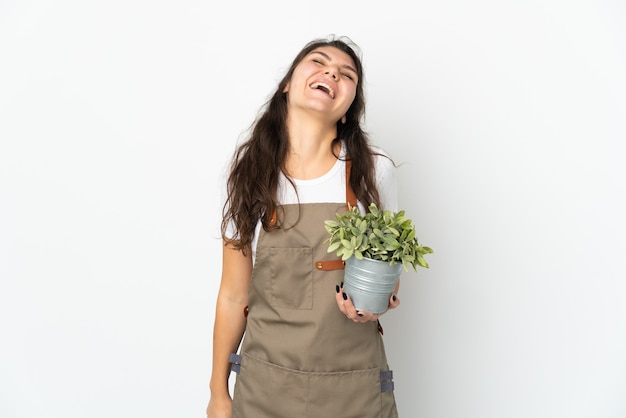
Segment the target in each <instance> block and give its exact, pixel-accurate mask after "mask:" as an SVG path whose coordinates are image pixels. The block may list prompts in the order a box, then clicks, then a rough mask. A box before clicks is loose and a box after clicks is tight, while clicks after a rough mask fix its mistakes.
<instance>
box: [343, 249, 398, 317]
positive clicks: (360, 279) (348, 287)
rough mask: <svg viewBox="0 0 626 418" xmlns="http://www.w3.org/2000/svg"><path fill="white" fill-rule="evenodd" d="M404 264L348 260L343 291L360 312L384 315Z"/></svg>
mask: <svg viewBox="0 0 626 418" xmlns="http://www.w3.org/2000/svg"><path fill="white" fill-rule="evenodd" d="M401 271H402V264H401V263H399V264H395V265H393V266H390V265H389V263H387V262H386V261H380V260H372V259H369V258H364V259H362V260H359V259H357V258H355V257H354V256H352V257H350V258H349V259H347V260H346V266H345V272H344V281H343V289H344V291H345V292H346V293H347V294H348V295H349V296H350V299H352V303H353V304H354V306H355V307H356V309H357V310H359V311H365V312H372V313H375V314H379V313H383V312H385V311H386V310H387V307H388V306H389V298H390V297H391V294H392V293H393V291H394V289H395V288H396V284H397V283H398V279H399V278H400V273H401Z"/></svg>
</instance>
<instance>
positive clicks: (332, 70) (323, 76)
mask: <svg viewBox="0 0 626 418" xmlns="http://www.w3.org/2000/svg"><path fill="white" fill-rule="evenodd" d="M358 82H359V80H358V75H357V71H356V66H355V65H354V61H353V60H352V58H351V57H350V56H349V55H348V54H346V53H345V52H343V51H341V50H339V49H337V48H335V47H332V46H322V47H319V48H316V49H314V50H313V51H311V52H310V53H309V54H308V55H307V56H305V57H304V59H303V60H302V61H301V62H300V63H299V64H298V65H297V66H296V68H295V69H294V71H293V74H292V76H291V79H290V80H289V83H288V84H287V86H286V87H285V89H284V92H286V93H288V94H287V103H288V106H289V107H290V108H300V109H306V110H310V111H315V112H319V113H320V114H321V115H323V116H324V117H327V118H328V119H329V120H330V121H332V122H337V121H338V120H340V119H341V118H342V117H343V116H344V115H345V114H346V112H347V111H348V109H349V108H350V105H351V104H352V102H353V101H354V97H355V96H356V88H357V85H358Z"/></svg>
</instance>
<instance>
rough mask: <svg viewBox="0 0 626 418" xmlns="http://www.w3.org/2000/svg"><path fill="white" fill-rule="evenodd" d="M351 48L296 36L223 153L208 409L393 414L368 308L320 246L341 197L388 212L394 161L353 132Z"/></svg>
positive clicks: (357, 100)
mask: <svg viewBox="0 0 626 418" xmlns="http://www.w3.org/2000/svg"><path fill="white" fill-rule="evenodd" d="M351 45H352V44H351V42H350V41H349V40H347V38H342V39H330V40H315V41H313V42H310V43H309V44H307V45H306V46H305V47H304V48H303V49H302V51H301V52H300V53H299V54H298V55H297V56H296V58H295V59H294V61H293V63H292V65H291V67H290V69H289V70H288V72H287V74H286V75H285V76H284V78H283V79H282V81H281V82H280V83H279V85H278V88H277V90H276V92H275V93H274V95H273V96H272V97H271V98H270V100H269V101H268V103H267V105H266V107H265V109H264V111H263V113H261V114H260V116H259V118H258V119H257V121H256V123H255V124H254V126H253V129H252V131H251V135H250V137H249V138H248V140H247V141H246V142H244V143H243V144H242V145H241V146H240V147H239V148H238V149H237V151H236V153H235V155H234V159H233V162H232V166H231V169H230V173H229V177H228V181H227V201H226V204H225V206H224V218H223V222H222V236H223V239H224V250H223V266H222V278H221V285H220V289H219V294H218V298H217V307H216V316H215V325H214V335H213V340H214V341H213V370H212V376H211V383H210V388H211V399H210V402H209V405H208V407H207V416H208V417H209V418H224V417H229V418H230V417H231V416H232V417H235V418H282V417H284V418H305V417H324V418H327V417H333V418H349V417H355V418H357V417H358V418H367V417H377V418H378V417H382V418H391V417H397V411H396V405H395V399H394V396H393V382H392V376H391V372H390V370H389V368H388V365H387V360H386V356H385V350H384V346H383V342H382V337H381V334H382V328H380V324H379V323H378V317H379V315H374V314H372V313H369V312H357V311H356V309H355V308H354V306H353V305H352V302H351V300H350V297H349V295H347V294H345V293H344V292H343V287H342V278H343V270H342V268H343V265H342V263H341V262H340V261H339V260H336V257H334V256H333V254H328V252H327V251H326V249H327V244H325V243H324V241H325V240H326V238H328V237H327V233H326V231H325V229H324V221H325V220H327V219H334V217H335V214H336V213H337V212H338V211H344V210H346V207H347V204H350V203H351V204H352V205H354V204H358V205H359V206H360V207H361V210H365V207H367V206H368V205H369V203H371V202H375V203H376V204H377V205H378V206H379V207H382V208H385V209H389V210H393V211H395V210H397V202H396V197H397V196H396V185H395V177H394V175H395V174H394V169H395V167H394V164H393V162H392V161H391V159H390V158H389V157H388V156H386V154H385V153H384V152H383V151H382V150H380V149H377V148H375V147H373V146H372V145H370V144H369V142H368V137H367V135H366V133H365V132H364V131H363V129H362V128H361V120H362V119H363V116H364V111H365V100H364V89H363V67H362V63H361V60H360V58H359V56H358V55H357V54H356V53H355V49H354V48H353V47H351ZM397 290H398V288H397V287H396V291H395V292H394V295H392V297H391V298H390V301H389V308H396V307H397V306H398V305H399V304H400V300H399V299H398V298H397V296H396V293H397ZM244 333H245V337H244ZM242 339H243V341H242ZM240 342H241V352H240V354H235V353H236V352H237V349H238V348H239V344H240ZM231 368H232V370H233V371H235V372H236V373H238V375H237V380H236V383H235V390H234V396H233V398H232V401H231V397H230V394H229V390H228V377H229V373H230V371H231Z"/></svg>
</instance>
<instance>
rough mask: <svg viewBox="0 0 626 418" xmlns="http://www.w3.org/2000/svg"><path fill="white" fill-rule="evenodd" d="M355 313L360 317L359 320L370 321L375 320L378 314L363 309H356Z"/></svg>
mask: <svg viewBox="0 0 626 418" xmlns="http://www.w3.org/2000/svg"><path fill="white" fill-rule="evenodd" d="M357 315H358V316H359V318H360V321H359V322H370V321H376V320H377V319H378V318H379V317H380V315H379V314H374V313H371V312H365V311H358V312H357Z"/></svg>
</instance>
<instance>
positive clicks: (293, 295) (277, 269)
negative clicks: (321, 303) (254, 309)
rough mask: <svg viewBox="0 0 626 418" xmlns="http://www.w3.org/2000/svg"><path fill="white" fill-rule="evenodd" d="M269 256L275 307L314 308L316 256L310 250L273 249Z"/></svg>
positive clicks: (272, 296)
mask: <svg viewBox="0 0 626 418" xmlns="http://www.w3.org/2000/svg"><path fill="white" fill-rule="evenodd" d="M269 254H270V255H269V256H270V263H269V265H270V266H271V267H270V270H271V271H270V274H271V289H270V292H271V299H270V301H271V302H270V303H271V304H272V306H274V307H279V308H289V309H312V308H313V267H312V266H313V255H312V250H311V248H309V247H301V248H270V251H269Z"/></svg>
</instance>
